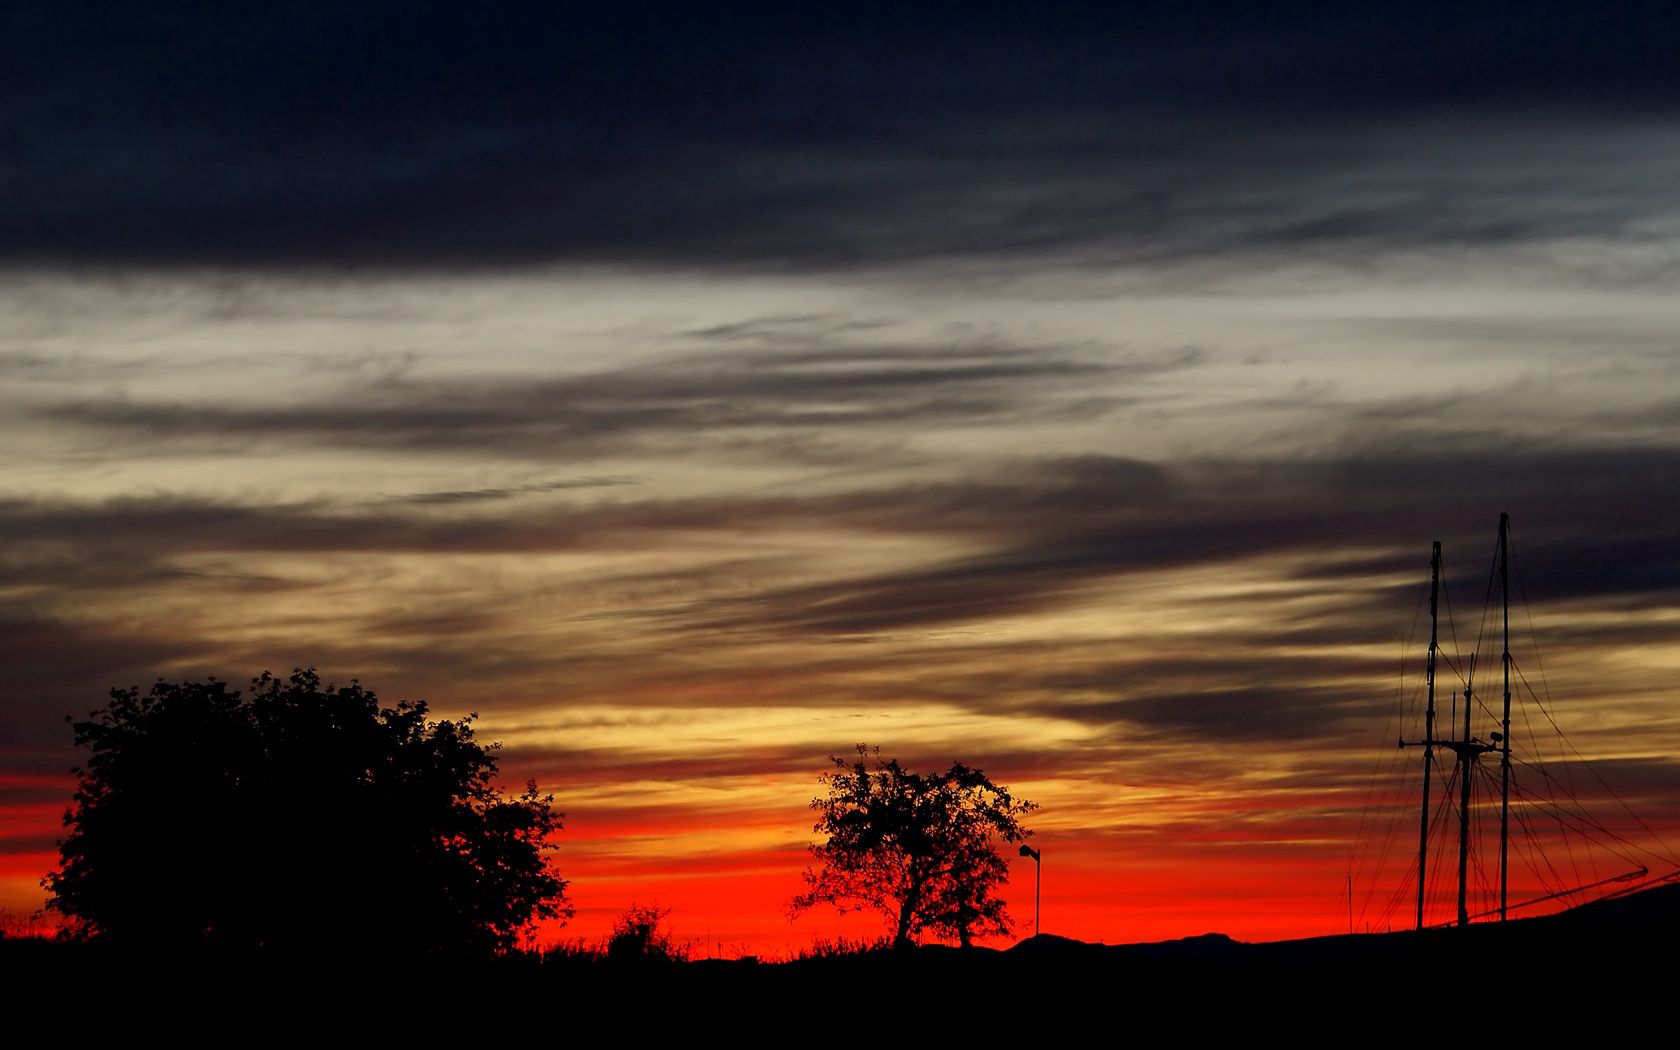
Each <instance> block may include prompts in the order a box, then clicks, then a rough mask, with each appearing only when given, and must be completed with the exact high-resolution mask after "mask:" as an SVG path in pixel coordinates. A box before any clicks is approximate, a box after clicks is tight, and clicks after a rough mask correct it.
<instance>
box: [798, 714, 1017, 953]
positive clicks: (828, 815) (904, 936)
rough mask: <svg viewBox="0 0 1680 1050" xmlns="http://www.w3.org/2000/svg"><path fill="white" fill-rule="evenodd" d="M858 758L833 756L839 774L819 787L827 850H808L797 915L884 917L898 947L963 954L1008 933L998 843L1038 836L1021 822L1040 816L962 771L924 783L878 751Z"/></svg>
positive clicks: (1004, 871) (956, 767)
mask: <svg viewBox="0 0 1680 1050" xmlns="http://www.w3.org/2000/svg"><path fill="white" fill-rule="evenodd" d="M857 751H858V754H857V758H856V759H852V760H848V759H844V758H839V757H835V756H830V757H831V759H832V761H833V762H834V765H835V768H834V769H833V770H830V771H829V772H827V773H824V774H823V775H822V777H821V778H820V779H821V781H822V783H823V784H824V786H825V787H826V788H827V792H826V794H823V795H821V796H819V797H817V798H815V799H813V800H812V801H811V808H812V809H815V810H816V811H817V812H818V814H819V815H820V817H819V819H818V821H817V823H816V826H815V827H814V828H813V829H812V830H814V831H816V832H817V833H818V834H820V835H823V836H824V841H822V842H821V843H818V844H815V845H813V846H812V847H811V852H812V854H813V855H814V856H815V858H816V860H817V864H816V865H815V866H814V867H811V868H807V869H806V870H805V892H804V893H801V894H799V895H798V896H797V897H795V898H794V899H793V903H792V905H791V911H792V913H793V914H794V915H798V914H800V913H802V912H804V911H806V910H807V909H810V908H813V907H816V906H817V905H819V904H831V905H834V906H835V907H837V908H839V909H840V910H841V911H842V912H845V911H852V910H859V909H867V910H873V911H878V912H880V913H881V914H882V915H883V916H885V917H886V919H887V920H888V922H889V923H891V926H892V930H893V943H894V944H895V945H897V946H900V947H903V946H905V945H908V944H910V943H912V942H913V941H914V940H915V938H916V937H917V936H919V935H920V934H921V933H923V932H931V933H935V934H939V935H944V936H949V937H954V938H956V939H957V940H958V941H960V942H961V943H962V944H963V945H964V946H967V945H968V944H970V943H971V942H972V940H973V938H974V937H976V936H985V935H989V934H1001V933H1008V932H1009V930H1010V929H1011V928H1012V927H1013V924H1012V922H1011V920H1010V918H1009V915H1008V914H1007V912H1006V911H1005V910H1004V905H1003V900H1002V899H1001V898H1000V897H998V896H997V891H998V889H999V888H1000V887H1001V886H1002V885H1003V883H1004V882H1006V881H1007V880H1008V878H1009V866H1008V863H1007V862H1006V861H1005V859H1004V857H1003V856H1002V855H1001V854H1000V853H999V851H998V843H999V842H1000V841H1001V842H1018V841H1020V840H1021V839H1023V838H1025V837H1026V836H1028V835H1030V834H1032V832H1030V831H1028V830H1027V829H1025V828H1023V827H1022V826H1021V818H1023V817H1025V816H1026V815H1027V814H1028V813H1031V812H1032V811H1033V810H1035V809H1037V808H1038V807H1037V806H1036V805H1034V804H1033V803H1031V802H1027V801H1025V800H1024V799H1018V798H1015V797H1014V796H1012V795H1011V794H1010V793H1009V789H1008V788H1003V787H999V786H998V785H996V784H994V783H992V782H991V781H990V780H989V779H987V777H986V775H985V774H984V773H982V772H980V771H979V770H978V769H970V768H969V767H968V766H965V765H963V764H962V763H960V762H959V763H953V764H952V766H951V768H950V769H947V770H945V771H943V772H937V773H928V774H921V773H912V772H910V771H908V770H906V769H904V768H903V767H902V766H900V765H899V764H898V760H897V759H887V760H883V759H882V758H881V756H880V749H879V748H876V749H873V750H871V749H870V748H868V747H866V746H864V745H862V744H860V745H858V749H857Z"/></svg>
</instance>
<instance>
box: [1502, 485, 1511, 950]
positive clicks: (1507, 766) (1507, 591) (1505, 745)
mask: <svg viewBox="0 0 1680 1050" xmlns="http://www.w3.org/2000/svg"><path fill="white" fill-rule="evenodd" d="M1510 531H1511V516H1510V515H1509V514H1501V515H1499V591H1500V605H1501V606H1502V607H1503V609H1504V615H1505V639H1504V643H1505V644H1504V648H1505V655H1504V664H1505V711H1504V716H1503V718H1502V719H1501V720H1500V724H1499V731H1500V736H1499V921H1500V922H1504V921H1505V902H1506V890H1507V886H1508V875H1509V873H1508V871H1507V868H1506V861H1507V859H1508V853H1509V850H1510V844H1511V561H1510V542H1509V535H1510Z"/></svg>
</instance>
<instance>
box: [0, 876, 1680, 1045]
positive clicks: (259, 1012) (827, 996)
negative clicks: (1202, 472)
mask: <svg viewBox="0 0 1680 1050" xmlns="http://www.w3.org/2000/svg"><path fill="white" fill-rule="evenodd" d="M1677 945H1680V885H1668V886H1661V887H1658V888H1655V889H1651V890H1647V891H1644V892H1642V893H1639V894H1636V895H1631V896H1628V897H1624V898H1620V899H1617V900H1612V901H1603V902H1599V903H1597V904H1591V905H1587V906H1584V907H1582V908H1578V909H1576V910H1574V911H1572V912H1568V913H1563V914H1559V915H1553V916H1547V917H1542V918H1535V919H1525V920H1521V921H1513V922H1510V923H1508V924H1505V925H1504V926H1499V925H1495V924H1487V925H1477V926H1472V927H1470V928H1468V929H1462V930H1459V929H1438V930H1426V931H1423V932H1422V933H1412V932H1405V933H1389V934H1365V935H1351V936H1342V937H1323V938H1314V939H1309V940H1300V941H1281V942H1272V943H1264V944H1244V943H1241V942H1238V941H1233V940H1231V939H1229V938H1227V937H1224V936H1221V935H1218V934H1209V935H1205V936H1201V937H1191V938H1186V939H1183V940H1176V941H1163V942H1159V943H1154V944H1128V945H1100V944H1087V943H1083V942H1080V941H1075V940H1069V939H1066V938H1061V937H1055V936H1049V935H1047V936H1044V937H1039V938H1033V939H1029V940H1026V941H1022V942H1021V943H1019V944H1017V945H1015V946H1014V947H1012V948H1010V949H1008V950H1006V951H996V950H990V949H972V950H966V951H964V950H957V949H951V948H938V947H925V948H919V949H915V950H912V951H908V952H891V951H881V952H871V953H863V954H858V955H845V956H831V957H824V958H813V959H803V960H797V961H793V962H780V963H763V962H753V961H749V960H706V961H696V962H686V963H669V962H640V963H638V962H623V961H619V962H612V961H608V960H602V959H598V958H595V959H591V958H586V957H579V956H571V957H560V958H550V959H546V960H543V959H537V958H535V957H521V958H508V959H498V960H493V961H489V962H483V963H478V964H473V965H439V964H430V965H424V966H416V965H410V964H404V963H402V962H400V961H391V960H383V961H374V960H366V959H360V960H359V959H356V958H351V957H347V956H346V955H344V954H342V953H340V954H335V955H323V956H322V957H311V958H305V959H289V960H283V961H282V960H263V959H257V960H253V959H249V958H246V959H226V958H219V959H218V958H204V957H197V958H192V959H180V958H159V957H156V956H153V955H149V954H146V953H136V952H116V951H111V950H108V949H105V948H102V947H101V946H99V945H97V944H56V943H52V942H43V941H6V942H0V967H3V974H4V985H3V988H0V994H3V996H4V999H5V1001H7V1002H8V1003H9V1004H10V1006H11V1010H10V1011H9V1013H10V1015H11V1016H12V1017H17V1018H27V1017H30V1016H37V1015H41V1016H48V1017H56V1018H59V1019H60V1020H61V1022H63V1023H68V1024H69V1026H70V1027H67V1028H60V1029H58V1035H59V1036H60V1037H61V1038H62V1037H68V1036H74V1035H78V1034H87V1035H89V1036H90V1037H91V1036H92V1032H93V1030H94V1029H95V1028H98V1029H102V1030H104V1031H105V1032H107V1033H110V1032H114V1031H126V1032H128V1033H129V1034H136V1033H141V1032H153V1031H159V1030H162V1029H160V1027H159V1026H174V1027H170V1028H168V1031H169V1032H170V1033H172V1034H176V1035H182V1036H183V1038H184V1039H185V1040H186V1041H189V1042H194V1043H198V1042H204V1041H215V1042H224V1043H225V1042H227V1041H230V1040H232V1039H234V1038H235V1035H236V1034H237V1033H245V1035H246V1036H250V1035H253V1034H256V1033H257V1032H258V1030H260V1031H261V1032H263V1033H268V1034H274V1033H276V1032H279V1031H283V1030H284V1031H289V1032H291V1033H292V1036H293V1038H292V1040H289V1041H295V1037H296V1034H297V1032H298V1031H299V1029H300V1028H301V1029H310V1030H313V1029H314V1028H315V1027H317V1026H318V1025H321V1024H324V1023H326V1022H327V1021H328V1020H330V1021H331V1024H332V1026H334V1027H333V1032H334V1037H335V1040H336V1037H337V1036H339V1035H344V1034H349V1033H350V1032H351V1031H352V1030H353V1031H354V1032H359V1033H361V1034H362V1035H378V1036H380V1037H381V1038H382V1039H385V1040H387V1041H411V1040H413V1039H415V1038H425V1037H427V1036H430V1037H431V1038H429V1039H427V1041H428V1043H437V1042H446V1041H450V1040H448V1039H445V1038H444V1033H445V1032H451V1033H458V1032H461V1031H463V1030H472V1031H473V1032H474V1034H473V1036H472V1038H474V1040H475V1041H491V1040H494V1041H502V1040H503V1039H504V1038H518V1039H521V1040H524V1039H528V1038H539V1037H540V1038H541V1039H542V1040H543V1041H544V1042H549V1041H564V1042H570V1041H573V1039H572V1037H574V1036H578V1037H581V1035H583V1034H586V1035H587V1038H584V1039H583V1041H585V1042H597V1043H605V1044H611V1045H617V1044H618V1043H620V1042H626V1041H628V1042H637V1041H638V1040H634V1039H628V1038H627V1036H628V1035H629V1034H631V1033H634V1032H638V1031H642V1030H645V1029H648V1028H661V1029H681V1028H684V1027H692V1028H693V1029H694V1030H695V1031H696V1033H697V1034H698V1033H700V1032H710V1033H713V1034H722V1035H724V1036H725V1037H726V1038H728V1039H730V1040H731V1041H745V1042H748V1043H751V1044H752V1045H760V1044H763V1043H773V1044H776V1045H782V1044H788V1045H792V1044H798V1043H804V1042H808V1041H810V1039H811V1038H813V1037H814V1038H816V1039H817V1041H828V1036H835V1035H840V1034H841V1033H844V1032H849V1033H850V1034H851V1038H848V1039H847V1041H848V1042H851V1041H859V1042H875V1041H879V1040H880V1039H881V1038H882V1037H883V1035H884V1034H887V1033H891V1032H894V1031H901V1030H903V1031H907V1030H909V1029H910V1028H914V1029H915V1030H918V1031H923V1032H935V1033H945V1034H946V1035H948V1036H950V1037H951V1038H953V1039H957V1040H959V1041H962V1042H977V1043H978V1042H989V1043H996V1042H1002V1041H1005V1037H1004V1035H1003V1033H1004V1032H1013V1033H1027V1034H1029V1035H1032V1036H1033V1037H1035V1038H1046V1037H1049V1036H1051V1035H1057V1034H1059V1035H1061V1036H1067V1035H1069V1034H1071V1033H1083V1034H1081V1035H1080V1038H1079V1039H1078V1041H1079V1042H1080V1043H1081V1044H1084V1043H1088V1042H1091V1041H1098V1042H1132V1041H1136V1040H1135V1039H1134V1038H1132V1037H1130V1036H1127V1037H1125V1038H1122V1036H1123V1035H1125V1033H1131V1035H1132V1036H1141V1035H1142V1034H1143V1033H1145V1032H1148V1033H1153V1035H1152V1036H1150V1038H1148V1039H1146V1040H1144V1041H1147V1042H1158V1041H1162V1040H1163V1039H1166V1040H1169V1041H1179V1039H1180V1038H1181V1037H1186V1036H1189V1035H1193V1034H1194V1033H1196V1032H1203V1033H1208V1032H1214V1031H1219V1032H1242V1031H1252V1032H1266V1033H1273V1034H1283V1035H1287V1034H1289V1033H1295V1034H1298V1035H1304V1036H1311V1037H1313V1041H1315V1042H1316V1041H1324V1040H1328V1039H1329V1038H1330V1037H1331V1036H1332V1035H1334V1034H1336V1033H1341V1034H1342V1035H1345V1037H1346V1038H1345V1039H1338V1041H1339V1042H1351V1043H1353V1044H1355V1045H1367V1044H1370V1045H1385V1046H1386V1045H1389V1044H1390V1043H1391V1042H1395V1041H1401V1040H1408V1041H1409V1040H1410V1039H1411V1038H1412V1037H1413V1036H1414V1035H1415V1036H1417V1037H1418V1038H1427V1040H1428V1041H1435V1040H1437V1039H1440V1038H1443V1037H1444V1038H1448V1039H1452V1038H1455V1037H1456V1038H1463V1039H1468V1040H1471V1041H1475V1042H1480V1041H1482V1040H1483V1039H1484V1038H1493V1037H1494V1036H1495V1035H1496V1034H1497V1033H1498V1032H1500V1031H1504V1030H1507V1029H1509V1031H1511V1032H1522V1033H1526V1034H1527V1035H1528V1036H1529V1037H1539V1038H1544V1039H1547V1041H1548V1042H1551V1041H1561V1040H1574V1039H1576V1038H1586V1037H1591V1038H1592V1039H1593V1040H1594V1041H1597V1040H1598V1039H1600V1038H1603V1037H1610V1036H1612V1035H1614V1034H1615V1033H1620V1036H1617V1037H1618V1038H1620V1037H1621V1036H1628V1035H1631V1034H1632V1033H1633V1032H1635V1031H1637V1032H1640V1033H1643V1034H1645V1035H1646V1036H1648V1037H1649V1038H1651V1039H1655V1041H1656V1042H1658V1043H1660V1044H1661V1045H1668V1044H1669V1043H1671V1042H1672V1041H1673V1039H1674V1037H1675V1034H1676V1031H1677V1029H1680V955H1677V949H1676V946H1677ZM580 1024H581V1025H584V1026H585V1029H587V1032H585V1030H584V1029H579V1028H577V1027H576V1026H578V1025H580ZM787 1025H792V1026H793V1027H792V1028H788V1027H786V1026H787ZM1093 1025H1096V1026H1099V1027H1098V1028H1093V1027H1092V1026H1093ZM90 1026H91V1027H90ZM253 1026H256V1027H255V1028H253ZM344 1026H349V1028H348V1029H345V1028H344ZM778 1026H781V1027H778ZM805 1026H808V1027H805ZM898 1026H908V1027H904V1028H900V1027H898ZM1139 1026H1141V1027H1139ZM341 1029H342V1030H341ZM1093 1031H1100V1032H1104V1033H1108V1034H1107V1035H1105V1036H1104V1037H1103V1038H1100V1039H1093V1038H1092V1037H1091V1035H1090V1033H1091V1032H1093ZM775 1032H783V1033H784V1034H785V1036H786V1038H781V1037H776V1038H771V1036H772V1035H773V1033H775ZM399 1033H403V1035H402V1038H401V1039H400V1040H398V1034H399ZM754 1033H756V1035H755V1034H754ZM801 1033H803V1034H801ZM1110 1036H1112V1038H1110ZM1014 1038H1015V1037H1014V1036H1011V1037H1010V1038H1009V1039H1008V1040H1007V1041H1013V1039H1014ZM55 1041H56V1040H55ZM71 1041H72V1042H75V1041H76V1040H75V1039H72V1040H71ZM376 1041H378V1040H376ZM888 1041H891V1040H888ZM1192 1041H1195V1040H1192ZM1643 1041H1649V1040H1648V1039H1647V1040H1643ZM15 1045H19V1046H22V1045H34V1044H25V1043H18V1044H15Z"/></svg>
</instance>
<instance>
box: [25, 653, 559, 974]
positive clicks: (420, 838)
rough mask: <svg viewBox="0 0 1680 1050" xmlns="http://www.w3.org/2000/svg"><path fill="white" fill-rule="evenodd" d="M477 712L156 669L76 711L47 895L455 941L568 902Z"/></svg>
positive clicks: (89, 921)
mask: <svg viewBox="0 0 1680 1050" xmlns="http://www.w3.org/2000/svg"><path fill="white" fill-rule="evenodd" d="M471 721H472V719H471V717H470V716H469V717H468V718H466V719H463V720H460V721H449V720H447V719H445V720H440V721H430V720H428V718H427V707H426V704H425V702H424V701H418V702H414V703H407V702H404V703H399V704H397V706H396V707H394V708H392V707H381V706H380V704H379V701H378V698H377V697H376V696H375V695H374V694H373V693H372V692H370V691H368V690H365V689H363V688H362V687H361V686H360V685H359V684H357V683H356V682H354V681H352V682H351V683H350V684H349V685H347V686H343V687H334V686H330V685H329V686H326V687H325V688H323V687H322V685H321V682H320V679H319V678H318V676H317V675H316V674H315V672H314V671H313V670H309V671H294V672H293V673H292V674H291V676H290V677H288V678H285V679H280V678H276V677H274V676H272V675H270V674H267V673H266V672H265V673H264V674H263V675H262V676H261V677H260V678H256V679H253V681H252V688H251V690H250V692H249V693H248V694H246V695H241V694H240V692H239V691H238V690H232V689H229V688H228V686H227V684H226V683H224V682H219V681H216V680H214V679H211V680H210V681H207V682H182V683H180V684H178V685H177V684H173V683H169V682H163V681H159V682H158V683H157V684H156V685H154V686H152V688H151V690H150V691H149V692H147V693H144V694H142V693H141V692H140V691H139V690H137V689H126V690H123V689H114V690H112V691H111V699H110V702H109V703H108V704H107V705H105V706H104V707H103V708H101V709H100V710H97V711H95V712H93V713H92V714H91V715H90V716H89V717H88V718H87V719H86V720H83V721H75V722H73V727H74V729H75V734H76V744H77V745H78V746H80V747H84V748H86V749H87V750H88V752H89V754H88V757H87V759H86V765H85V767H84V768H82V769H79V770H77V771H76V772H77V773H78V774H79V775H80V778H81V784H80V787H79V788H78V790H77V792H76V796H75V804H74V807H73V808H72V809H71V810H70V811H69V812H68V813H67V814H66V815H65V824H66V826H67V827H68V828H69V835H68V837H67V838H66V839H65V840H64V841H63V842H62V843H60V845H59V853H60V867H59V869H58V870H57V871H55V872H53V873H52V874H50V875H48V876H47V878H46V879H45V885H46V887H47V888H48V889H49V890H50V891H51V894H52V896H51V900H50V906H51V907H52V908H54V909H56V910H57V911H59V912H61V913H63V914H64V915H66V916H68V917H70V919H71V920H72V921H73V923H74V924H75V926H76V927H77V928H79V929H80V930H81V931H83V932H85V933H87V934H89V935H91V936H96V937H102V938H106V939H110V940H112V941H117V942H127V943H130V944H143V945H146V946H149V947H156V948H159V949H171V948H181V947H188V946H212V947H227V948H239V949H256V950H272V951H282V952H319V951H323V950H326V949H341V948H343V947H346V946H350V947H353V948H355V949H356V950H358V951H359V952H361V953H362V954H388V953H402V954H404V955H407V956H411V957H412V956H452V955H459V954H463V953H479V952H494V951H497V950H500V949H505V948H507V947H509V946H511V945H512V944H514V943H515V941H516V939H517V937H518V936H519V935H520V933H521V932H523V931H524V930H526V929H527V928H528V927H529V926H530V924H531V923H532V922H533V921H534V920H537V919H542V918H555V917H565V916H567V915H569V914H570V908H569V906H568V904H567V901H566V896H565V889H566V883H565V882H564V880H562V879H561V878H560V877H559V876H558V874H557V873H556V872H555V871H554V870H553V869H552V867H551V866H550V864H549V862H548V859H547V853H546V851H547V850H549V849H550V848H552V847H551V846H550V845H549V843H548V838H549V836H550V835H551V834H552V833H554V832H555V831H557V830H559V828H560V816H561V815H560V814H559V813H557V812H556V811H555V810H554V809H553V808H552V805H551V804H552V802H553V798H552V796H546V797H545V796H540V795H539V794H538V793H537V789H536V785H535V783H534V782H533V783H530V784H527V786H526V790H525V792H524V793H523V794H521V795H519V796H517V797H515V798H504V797H503V796H502V795H501V794H499V793H498V791H497V790H496V789H495V787H494V786H493V784H492V778H493V776H494V775H495V772H496V761H495V757H494V754H493V752H494V750H495V749H496V746H497V745H491V746H490V747H489V748H486V747H484V746H482V745H480V744H479V743H478V742H477V741H475V740H474V739H473V731H472V727H471Z"/></svg>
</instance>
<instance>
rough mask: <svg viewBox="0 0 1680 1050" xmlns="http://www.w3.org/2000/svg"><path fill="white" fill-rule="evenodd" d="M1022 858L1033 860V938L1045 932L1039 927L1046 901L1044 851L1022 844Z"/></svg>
mask: <svg viewBox="0 0 1680 1050" xmlns="http://www.w3.org/2000/svg"><path fill="white" fill-rule="evenodd" d="M1021 856H1023V857H1031V858H1032V859H1033V936H1034V937H1037V936H1038V935H1039V934H1040V933H1043V932H1044V931H1043V930H1042V929H1041V928H1040V927H1039V925H1038V919H1039V914H1040V912H1039V905H1040V903H1041V902H1042V901H1043V900H1044V851H1043V850H1037V849H1033V848H1032V847H1031V846H1028V845H1026V844H1025V843H1022V845H1021Z"/></svg>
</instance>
